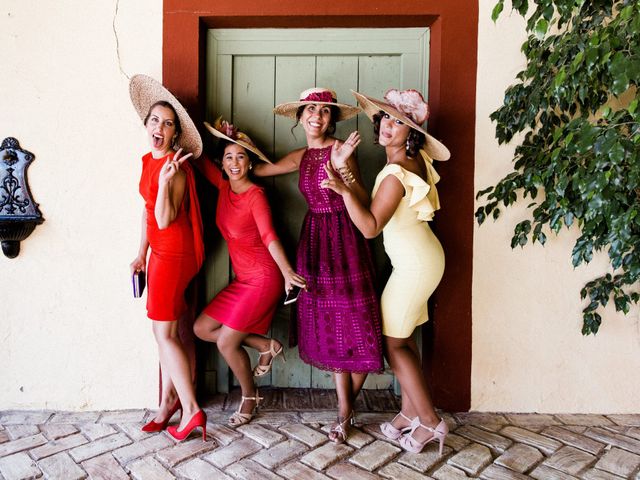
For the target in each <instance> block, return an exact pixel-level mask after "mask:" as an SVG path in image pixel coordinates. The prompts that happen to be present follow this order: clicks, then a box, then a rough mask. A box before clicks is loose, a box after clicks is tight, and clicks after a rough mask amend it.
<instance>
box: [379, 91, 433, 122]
mask: <svg viewBox="0 0 640 480" xmlns="http://www.w3.org/2000/svg"><path fill="white" fill-rule="evenodd" d="M384 99H385V100H386V101H387V102H389V104H390V105H391V106H393V107H395V108H396V109H397V110H399V111H401V112H402V113H404V114H405V115H407V116H408V117H409V118H411V120H413V121H414V122H416V123H417V124H418V125H422V124H423V123H424V121H425V120H426V119H427V118H429V105H427V102H425V101H424V98H423V96H422V94H421V93H420V92H419V91H417V90H402V91H400V90H395V89H391V90H389V91H388V92H387V93H385V94H384Z"/></svg>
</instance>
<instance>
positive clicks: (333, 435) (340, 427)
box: [329, 410, 355, 443]
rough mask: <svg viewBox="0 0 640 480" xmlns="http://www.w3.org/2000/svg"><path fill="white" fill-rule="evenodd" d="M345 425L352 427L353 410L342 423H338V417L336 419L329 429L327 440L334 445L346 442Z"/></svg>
mask: <svg viewBox="0 0 640 480" xmlns="http://www.w3.org/2000/svg"><path fill="white" fill-rule="evenodd" d="M347 423H348V424H349V425H353V424H354V423H355V421H354V419H353V410H352V411H351V412H350V413H349V415H347V416H346V418H345V419H344V420H343V421H340V417H338V421H337V423H336V424H335V425H334V426H333V427H331V430H329V440H331V441H332V442H334V443H344V442H346V441H347V437H348V436H349V435H348V432H347V430H346V429H345V427H346V426H347Z"/></svg>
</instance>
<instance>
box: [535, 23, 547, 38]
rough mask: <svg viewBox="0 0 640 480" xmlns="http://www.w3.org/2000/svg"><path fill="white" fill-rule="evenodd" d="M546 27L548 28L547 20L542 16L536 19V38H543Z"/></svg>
mask: <svg viewBox="0 0 640 480" xmlns="http://www.w3.org/2000/svg"><path fill="white" fill-rule="evenodd" d="M548 29H549V22H548V21H547V20H545V19H544V18H541V19H540V20H538V22H537V23H536V29H535V32H536V35H537V36H538V38H543V37H544V36H545V35H546V33H547V30H548Z"/></svg>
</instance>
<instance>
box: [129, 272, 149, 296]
mask: <svg viewBox="0 0 640 480" xmlns="http://www.w3.org/2000/svg"><path fill="white" fill-rule="evenodd" d="M131 283H133V296H134V298H140V297H141V296H142V292H144V287H145V285H146V284H147V278H146V275H145V273H144V272H143V271H142V270H140V271H137V272H134V274H133V276H132V277H131Z"/></svg>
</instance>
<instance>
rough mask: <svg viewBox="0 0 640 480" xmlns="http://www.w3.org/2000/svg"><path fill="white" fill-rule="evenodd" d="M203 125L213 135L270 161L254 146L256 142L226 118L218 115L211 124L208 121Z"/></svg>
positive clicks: (263, 159)
mask: <svg viewBox="0 0 640 480" xmlns="http://www.w3.org/2000/svg"><path fill="white" fill-rule="evenodd" d="M204 126H205V127H207V130H209V131H210V132H211V133H212V134H213V135H214V136H216V137H218V138H221V139H223V140H226V141H228V142H232V143H235V144H237V145H240V146H241V147H242V148H244V149H245V150H248V151H250V152H252V153H254V154H255V155H256V156H257V157H258V158H259V159H260V160H262V161H264V162H267V163H271V161H270V160H269V159H268V158H267V156H266V155H265V154H264V153H262V152H261V151H260V149H259V148H258V147H256V144H255V143H253V141H252V140H251V139H250V138H249V135H247V134H246V133H242V132H240V131H238V129H237V128H236V127H234V126H233V125H232V124H230V123H229V122H227V121H226V120H223V119H222V117H218V118H217V119H216V121H215V122H213V125H211V124H210V123H209V122H204Z"/></svg>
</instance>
